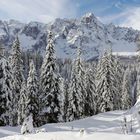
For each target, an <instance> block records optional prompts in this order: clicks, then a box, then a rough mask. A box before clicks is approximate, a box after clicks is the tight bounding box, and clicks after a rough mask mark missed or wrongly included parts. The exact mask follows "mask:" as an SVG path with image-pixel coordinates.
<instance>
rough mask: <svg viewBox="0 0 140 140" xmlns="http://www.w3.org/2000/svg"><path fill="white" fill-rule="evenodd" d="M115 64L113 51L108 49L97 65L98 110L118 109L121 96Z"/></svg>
mask: <svg viewBox="0 0 140 140" xmlns="http://www.w3.org/2000/svg"><path fill="white" fill-rule="evenodd" d="M114 65H115V64H114V57H113V55H112V51H111V50H109V51H106V52H105V53H104V55H103V57H102V58H101V60H100V61H99V63H98V66H97V75H96V94H97V95H98V103H97V106H98V112H106V111H109V110H115V109H117V102H118V100H119V98H118V89H117V86H116V71H115V67H114ZM116 97H117V98H116Z"/></svg>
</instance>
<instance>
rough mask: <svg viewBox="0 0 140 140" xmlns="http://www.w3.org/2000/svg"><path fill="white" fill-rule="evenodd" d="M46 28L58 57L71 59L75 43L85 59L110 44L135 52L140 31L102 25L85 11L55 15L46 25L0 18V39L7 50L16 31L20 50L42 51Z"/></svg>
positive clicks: (74, 50) (125, 50) (45, 43)
mask: <svg viewBox="0 0 140 140" xmlns="http://www.w3.org/2000/svg"><path fill="white" fill-rule="evenodd" d="M48 30H52V32H53V33H54V36H55V43H56V46H55V47H56V48H55V49H56V54H57V57H59V58H65V57H70V58H73V57H74V56H75V53H76V48H77V47H78V46H81V48H82V51H83V57H84V58H86V59H90V58H92V57H95V56H98V55H99V53H100V52H102V50H104V48H106V47H109V46H112V48H113V50H114V51H115V52H116V51H117V52H128V51H129V52H135V51H136V50H137V45H136V39H137V36H138V35H139V34H140V31H137V30H133V29H132V28H123V27H116V26H115V25H113V24H109V25H104V24H103V23H101V22H100V21H99V20H98V19H97V18H96V17H95V16H94V14H92V13H88V14H86V15H84V16H83V17H81V18H80V19H59V18H58V19H56V20H55V21H53V22H51V23H48V24H44V23H39V22H30V23H28V24H24V23H20V22H18V21H15V20H10V21H0V41H1V42H2V43H3V44H4V45H5V46H6V48H8V50H9V47H11V45H12V42H13V40H14V38H15V37H16V36H17V34H18V36H19V39H20V42H21V46H22V49H23V50H30V51H36V50H38V51H40V52H42V53H43V52H44V50H45V47H46V45H47V40H46V38H47V31H48Z"/></svg>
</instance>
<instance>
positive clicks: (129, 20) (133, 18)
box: [120, 8, 140, 30]
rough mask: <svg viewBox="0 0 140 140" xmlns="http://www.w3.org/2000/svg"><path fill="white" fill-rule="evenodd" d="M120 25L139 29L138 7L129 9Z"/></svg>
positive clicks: (139, 9) (139, 14) (139, 11)
mask: <svg viewBox="0 0 140 140" xmlns="http://www.w3.org/2000/svg"><path fill="white" fill-rule="evenodd" d="M120 25H121V26H125V27H132V28H134V29H138V30H140V8H135V9H134V8H133V9H131V11H129V13H128V15H127V16H126V19H125V20H124V21H123V22H122V23H121V24H120Z"/></svg>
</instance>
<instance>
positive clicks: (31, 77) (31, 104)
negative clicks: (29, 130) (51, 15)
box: [26, 61, 39, 126]
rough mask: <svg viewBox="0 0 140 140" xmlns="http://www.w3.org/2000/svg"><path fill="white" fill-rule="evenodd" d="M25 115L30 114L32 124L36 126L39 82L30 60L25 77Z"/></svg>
mask: <svg viewBox="0 0 140 140" xmlns="http://www.w3.org/2000/svg"><path fill="white" fill-rule="evenodd" d="M26 96H27V97H26V116H29V115H30V114H32V117H33V124H34V126H38V114H39V83H38V77H37V72H36V69H35V66H34V62H33V61H31V62H30V70H29V74H28V78H27V93H26Z"/></svg>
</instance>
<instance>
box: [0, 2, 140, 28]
mask: <svg viewBox="0 0 140 140" xmlns="http://www.w3.org/2000/svg"><path fill="white" fill-rule="evenodd" d="M88 12H92V13H94V15H95V16H96V17H98V18H99V20H101V21H102V22H103V23H111V22H112V23H114V24H116V25H120V26H126V27H133V28H135V29H140V0H0V19H2V20H9V19H16V20H20V21H22V22H29V21H40V22H45V23H46V22H49V21H52V20H54V19H55V18H57V17H60V18H76V17H81V16H82V15H84V14H85V13H88Z"/></svg>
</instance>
